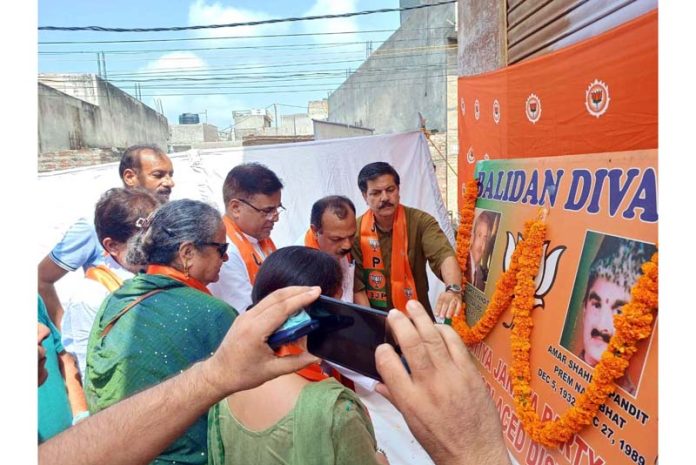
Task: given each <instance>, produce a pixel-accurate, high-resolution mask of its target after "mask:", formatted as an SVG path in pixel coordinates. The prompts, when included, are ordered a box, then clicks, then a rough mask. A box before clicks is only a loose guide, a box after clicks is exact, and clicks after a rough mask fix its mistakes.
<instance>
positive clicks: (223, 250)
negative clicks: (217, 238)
mask: <svg viewBox="0 0 696 465" xmlns="http://www.w3.org/2000/svg"><path fill="white" fill-rule="evenodd" d="M198 245H211V246H213V247H215V248H217V251H218V253H219V254H220V258H222V257H224V256H225V254H226V253H227V248H228V247H229V246H230V243H229V242H224V243H222V242H198Z"/></svg>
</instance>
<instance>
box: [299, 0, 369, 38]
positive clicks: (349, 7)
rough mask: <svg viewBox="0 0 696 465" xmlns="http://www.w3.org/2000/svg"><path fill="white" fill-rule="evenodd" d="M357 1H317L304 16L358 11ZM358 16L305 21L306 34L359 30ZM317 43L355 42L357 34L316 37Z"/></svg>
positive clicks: (303, 23)
mask: <svg viewBox="0 0 696 465" xmlns="http://www.w3.org/2000/svg"><path fill="white" fill-rule="evenodd" d="M357 5H358V2H357V0H316V2H314V5H312V7H311V8H310V9H309V10H308V11H306V12H305V13H304V14H303V15H302V16H322V15H336V14H341V13H353V12H356V11H358V8H357ZM356 18H357V16H353V17H350V18H334V19H316V20H312V21H303V22H302V25H303V28H304V30H305V31H306V32H347V31H351V32H352V31H357V30H359V27H358V22H357V19H356ZM314 40H315V41H316V42H354V41H355V40H356V35H355V34H336V35H324V36H314Z"/></svg>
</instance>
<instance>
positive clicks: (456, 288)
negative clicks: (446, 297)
mask: <svg viewBox="0 0 696 465" xmlns="http://www.w3.org/2000/svg"><path fill="white" fill-rule="evenodd" d="M445 292H452V293H454V294H457V295H462V286H460V285H459V284H448V285H447V287H445Z"/></svg>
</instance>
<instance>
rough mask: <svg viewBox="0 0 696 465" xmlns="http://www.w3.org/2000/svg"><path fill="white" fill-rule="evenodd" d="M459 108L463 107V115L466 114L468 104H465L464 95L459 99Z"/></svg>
mask: <svg viewBox="0 0 696 465" xmlns="http://www.w3.org/2000/svg"><path fill="white" fill-rule="evenodd" d="M459 108H461V109H462V116H464V115H466V105H465V104H464V97H462V98H460V99H459Z"/></svg>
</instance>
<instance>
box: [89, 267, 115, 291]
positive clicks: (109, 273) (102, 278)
mask: <svg viewBox="0 0 696 465" xmlns="http://www.w3.org/2000/svg"><path fill="white" fill-rule="evenodd" d="M85 277H86V278H88V279H91V280H93V281H96V282H98V283H99V284H101V285H103V286H104V287H105V288H106V289H107V290H108V291H109V292H114V291H115V290H116V289H118V288H119V287H121V285H122V284H123V280H122V279H121V277H120V276H118V275H117V274H116V273H114V272H113V270H111V269H110V268H109V267H108V266H106V265H97V266H92V267H90V268H88V269H87V271H85Z"/></svg>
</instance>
